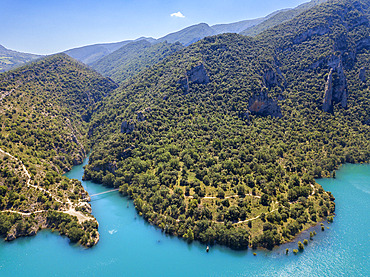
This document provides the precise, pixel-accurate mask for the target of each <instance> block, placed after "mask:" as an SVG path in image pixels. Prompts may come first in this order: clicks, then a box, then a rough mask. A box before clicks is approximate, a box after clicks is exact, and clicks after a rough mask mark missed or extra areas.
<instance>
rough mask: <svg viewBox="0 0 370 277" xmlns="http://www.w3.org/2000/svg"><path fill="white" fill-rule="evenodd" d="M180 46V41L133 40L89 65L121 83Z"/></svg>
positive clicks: (180, 47)
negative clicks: (153, 41) (153, 42)
mask: <svg viewBox="0 0 370 277" xmlns="http://www.w3.org/2000/svg"><path fill="white" fill-rule="evenodd" d="M182 48H183V46H182V45H181V44H180V43H167V42H161V43H155V44H152V43H150V42H148V41H146V40H139V41H134V42H131V43H129V44H127V45H124V46H122V47H121V48H120V49H118V50H116V51H114V52H113V53H111V54H110V55H108V56H105V57H104V58H102V59H100V60H98V61H96V62H94V63H92V64H91V67H92V68H94V69H95V70H96V71H98V72H99V73H101V74H102V75H104V76H107V77H109V78H112V79H113V80H114V81H115V82H117V83H122V82H123V81H125V80H127V79H129V78H130V77H132V76H134V75H136V74H138V73H140V72H141V71H143V70H145V69H147V68H149V67H151V66H153V65H154V64H157V63H158V62H160V61H162V60H163V59H165V58H166V57H167V56H170V55H171V54H173V53H175V52H176V51H178V50H180V49H182Z"/></svg>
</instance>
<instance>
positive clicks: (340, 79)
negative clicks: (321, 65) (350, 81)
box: [322, 59, 348, 112]
mask: <svg viewBox="0 0 370 277" xmlns="http://www.w3.org/2000/svg"><path fill="white" fill-rule="evenodd" d="M329 65H331V69H330V72H329V75H328V79H327V81H326V86H325V93H324V100H323V105H322V109H323V111H325V112H333V105H334V104H335V103H339V104H340V105H341V107H342V108H347V99H348V90H347V79H346V76H345V74H344V70H343V66H342V63H341V61H340V59H339V62H336V59H333V60H332V62H331V63H329Z"/></svg>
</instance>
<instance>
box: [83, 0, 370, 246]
mask: <svg viewBox="0 0 370 277" xmlns="http://www.w3.org/2000/svg"><path fill="white" fill-rule="evenodd" d="M369 31H370V29H369V1H344V0H343V1H341V0H335V1H328V2H327V3H324V4H322V5H319V6H316V7H314V8H312V9H310V10H308V11H306V12H304V13H302V14H301V15H299V16H297V17H295V18H294V19H293V20H291V21H289V22H286V23H284V24H283V25H280V26H276V27H274V28H273V29H270V30H267V31H265V32H263V33H262V34H260V35H258V36H257V37H255V38H250V37H244V36H241V35H237V34H226V35H219V36H214V37H208V38H205V39H203V40H201V41H199V42H197V43H195V44H192V45H191V46H189V47H187V48H185V49H183V50H181V51H178V52H176V53H175V54H173V55H172V56H170V57H169V58H167V59H166V60H165V61H163V62H161V63H159V64H157V65H156V66H154V67H153V68H151V69H150V70H147V71H145V72H143V73H141V74H139V75H137V76H136V77H134V78H132V79H130V80H129V81H128V82H125V83H124V84H123V85H122V86H121V87H120V88H118V89H117V90H116V91H115V92H114V93H113V94H112V95H111V96H108V97H107V98H106V99H105V100H104V101H102V102H99V103H98V104H97V105H95V108H94V109H95V110H97V111H98V112H97V113H95V114H93V115H92V120H91V125H90V130H89V138H90V140H91V141H92V142H93V143H95V145H94V148H93V152H92V154H91V157H90V162H89V165H88V166H87V168H86V172H85V178H86V179H92V180H94V181H97V182H102V183H104V184H106V185H109V186H115V187H120V190H121V192H122V193H123V194H124V195H129V196H130V197H131V198H133V199H134V203H135V207H136V208H137V210H138V211H139V213H140V214H141V215H143V216H144V217H145V218H146V219H147V220H148V221H149V222H150V223H152V224H155V225H157V226H159V227H160V228H161V229H162V230H164V231H165V232H167V233H169V234H173V235H177V236H180V237H183V238H184V239H187V240H189V241H191V240H193V239H196V240H200V241H201V242H203V243H210V244H212V243H219V244H224V245H227V246H230V247H232V248H235V249H243V248H246V247H248V246H252V247H257V246H262V247H267V248H271V247H273V246H274V245H277V244H280V243H283V242H286V241H289V240H290V239H292V238H293V237H294V236H295V235H296V234H297V233H299V232H300V231H302V230H304V229H307V228H308V227H310V226H312V225H314V224H317V223H318V222H320V221H322V220H325V219H327V220H331V216H332V215H333V213H334V210H335V204H334V202H333V200H334V198H333V197H332V195H331V194H330V192H326V191H324V190H323V189H322V187H321V186H320V185H318V184H317V183H316V182H315V181H314V178H319V177H324V176H327V177H329V176H333V175H334V170H335V169H337V168H338V166H339V165H341V164H343V163H346V162H357V163H358V162H369V159H370V145H369V139H370V129H369V125H368V124H369V122H370V121H369V112H370V111H369V107H370V105H369V99H370V98H369V96H370V95H369V82H370V81H369V78H368V72H367V69H368V68H369V60H370V56H369V50H370V49H369V47H370V40H369Z"/></svg>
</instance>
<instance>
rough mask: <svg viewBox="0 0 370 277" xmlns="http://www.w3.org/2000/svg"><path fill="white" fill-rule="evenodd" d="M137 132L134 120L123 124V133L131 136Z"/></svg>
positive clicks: (125, 121)
mask: <svg viewBox="0 0 370 277" xmlns="http://www.w3.org/2000/svg"><path fill="white" fill-rule="evenodd" d="M134 130H135V123H134V122H133V121H132V120H129V121H127V120H124V121H123V122H122V124H121V133H124V134H131V133H132V132H133V131H134Z"/></svg>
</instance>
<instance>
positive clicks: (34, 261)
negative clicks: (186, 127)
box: [0, 161, 370, 276]
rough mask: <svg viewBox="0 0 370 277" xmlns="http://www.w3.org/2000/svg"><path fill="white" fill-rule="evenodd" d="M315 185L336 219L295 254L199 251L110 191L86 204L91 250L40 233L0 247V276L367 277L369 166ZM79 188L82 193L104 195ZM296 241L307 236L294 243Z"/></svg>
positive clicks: (91, 187) (97, 188) (347, 169)
mask: <svg viewBox="0 0 370 277" xmlns="http://www.w3.org/2000/svg"><path fill="white" fill-rule="evenodd" d="M85 164H86V161H85ZM82 173H83V168H82V165H81V166H76V167H74V168H73V170H72V171H70V172H69V173H68V174H67V176H68V177H69V178H76V179H79V180H81V176H82ZM318 182H319V183H320V184H321V185H322V186H323V187H324V188H325V189H326V190H329V191H331V192H332V193H333V195H334V196H335V197H336V212H337V216H336V217H335V221H334V223H332V224H330V225H329V224H326V225H327V226H329V227H330V229H327V230H325V232H321V230H320V228H316V232H317V233H318V235H317V236H316V237H315V238H314V240H313V241H310V242H309V245H308V246H307V247H306V249H305V251H304V252H303V253H299V254H298V255H293V254H289V256H285V254H284V253H285V248H287V247H288V248H290V250H292V249H293V248H297V243H296V242H294V243H292V244H288V245H283V246H281V247H279V248H277V249H275V250H274V251H271V252H269V251H256V252H257V256H253V252H254V251H252V250H248V251H242V252H237V251H232V250H229V249H227V248H224V247H218V246H215V247H212V248H211V249H210V252H209V253H206V251H205V246H204V245H200V244H198V243H192V244H187V243H186V242H184V241H183V240H180V239H177V238H173V237H169V236H166V235H165V234H163V233H162V232H161V231H160V230H158V229H157V228H155V227H153V226H151V225H149V224H147V223H145V221H144V220H143V219H142V218H140V217H139V216H138V215H137V214H136V212H135V210H134V208H133V205H132V202H131V201H129V200H127V199H126V198H124V197H121V196H120V195H119V194H118V193H116V192H113V193H109V194H105V195H101V196H97V197H96V199H94V200H93V201H92V202H91V205H92V208H93V214H94V216H95V217H96V218H97V219H98V221H99V224H100V226H99V232H100V242H99V243H98V245H97V246H95V247H93V248H92V249H85V248H83V247H81V246H78V245H74V244H71V243H69V242H68V239H67V238H65V237H61V236H59V235H57V234H56V233H52V232H51V231H48V230H44V231H41V232H39V233H38V234H37V236H35V237H29V238H20V239H17V240H15V241H13V242H10V243H9V242H3V241H1V242H0V276H86V275H89V276H370V258H369V246H370V244H369V242H370V240H369V239H370V235H369V230H370V218H369V208H370V165H345V166H343V167H342V168H341V169H340V170H339V171H338V172H337V178H336V179H321V180H318ZM83 185H84V186H85V188H86V189H87V191H88V192H89V193H90V194H94V193H98V192H102V191H105V190H107V188H104V187H102V186H101V185H97V184H94V183H91V182H83ZM127 205H128V207H127ZM304 238H308V234H307V232H306V233H304V234H302V235H301V237H300V238H298V239H300V240H303V239H304ZM290 252H292V251H290Z"/></svg>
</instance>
